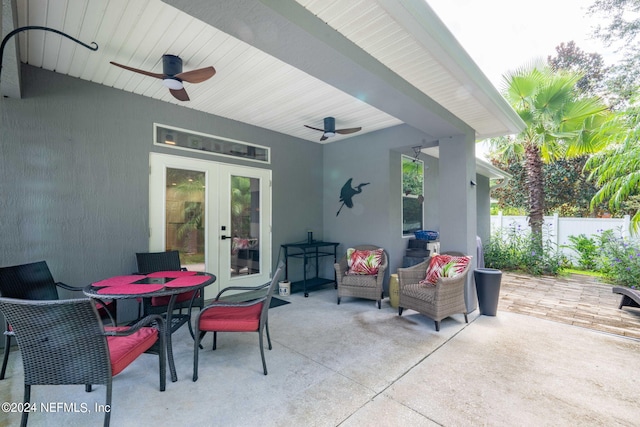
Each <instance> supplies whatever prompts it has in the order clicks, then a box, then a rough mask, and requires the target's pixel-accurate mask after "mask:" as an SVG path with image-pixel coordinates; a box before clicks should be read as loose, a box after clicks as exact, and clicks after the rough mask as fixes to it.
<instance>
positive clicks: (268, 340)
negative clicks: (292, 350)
mask: <svg viewBox="0 0 640 427" xmlns="http://www.w3.org/2000/svg"><path fill="white" fill-rule="evenodd" d="M264 327H265V329H266V330H267V343H268V344H269V350H271V349H272V348H273V347H271V337H270V336H269V321H268V320H267V321H266V322H265V324H264Z"/></svg>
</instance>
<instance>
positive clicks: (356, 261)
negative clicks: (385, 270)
mask: <svg viewBox="0 0 640 427" xmlns="http://www.w3.org/2000/svg"><path fill="white" fill-rule="evenodd" d="M383 253H384V249H382V248H380V249H374V250H356V249H354V248H349V249H347V265H348V266H349V271H348V272H347V274H369V275H371V274H378V269H379V268H380V265H381V264H382V255H383Z"/></svg>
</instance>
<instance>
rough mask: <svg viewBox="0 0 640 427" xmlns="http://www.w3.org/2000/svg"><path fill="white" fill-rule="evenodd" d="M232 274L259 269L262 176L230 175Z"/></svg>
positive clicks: (258, 271) (237, 274)
mask: <svg viewBox="0 0 640 427" xmlns="http://www.w3.org/2000/svg"><path fill="white" fill-rule="evenodd" d="M230 200H231V236H233V240H232V242H231V276H232V277H235V276H241V275H248V274H258V273H260V241H259V237H260V180H259V179H258V178H249V177H245V176H237V175H232V176H231V198H230Z"/></svg>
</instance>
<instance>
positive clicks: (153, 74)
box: [110, 61, 165, 79]
mask: <svg viewBox="0 0 640 427" xmlns="http://www.w3.org/2000/svg"><path fill="white" fill-rule="evenodd" d="M110 63H111V64H113V65H115V66H116V67H120V68H124V69H125V70H129V71H133V72H134V73H139V74H144V75H145V76H149V77H155V78H156V79H163V78H164V77H165V76H164V74H158V73H152V72H151V71H145V70H139V69H137V68H131V67H127V66H126V65H122V64H118V63H117V62H113V61H110Z"/></svg>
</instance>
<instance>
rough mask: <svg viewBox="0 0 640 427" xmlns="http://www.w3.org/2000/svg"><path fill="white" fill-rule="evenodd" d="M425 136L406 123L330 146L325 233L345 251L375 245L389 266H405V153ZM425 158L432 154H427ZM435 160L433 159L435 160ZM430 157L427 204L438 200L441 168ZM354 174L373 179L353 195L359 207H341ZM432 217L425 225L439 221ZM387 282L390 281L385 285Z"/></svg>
mask: <svg viewBox="0 0 640 427" xmlns="http://www.w3.org/2000/svg"><path fill="white" fill-rule="evenodd" d="M424 138H425V135H424V134H422V133H421V132H418V131H416V130H415V129H414V128H411V127H409V126H406V125H400V126H396V127H393V128H389V129H386V130H382V131H379V132H375V133H371V134H365V135H362V136H359V137H355V138H350V139H349V140H347V141H344V142H341V143H339V144H338V143H329V144H326V145H325V149H324V152H323V155H324V163H325V176H324V206H325V209H324V211H325V214H324V228H325V232H324V237H325V239H327V240H331V241H335V242H340V244H341V246H340V248H339V249H340V251H341V252H343V253H344V251H345V250H346V248H348V247H350V246H354V245H361V244H373V245H379V246H382V247H384V248H385V249H386V250H387V251H388V252H389V258H390V259H389V271H391V272H395V271H396V269H397V268H398V267H401V266H402V256H403V255H404V251H405V249H406V248H407V238H403V237H402V194H401V191H402V167H401V154H402V153H403V152H404V153H405V154H411V153H412V151H411V147H412V146H417V145H421V144H425V142H423V140H424ZM422 158H427V156H425V155H423V156H422ZM429 159H430V160H429ZM433 163H435V159H432V158H428V159H427V162H426V164H427V165H429V166H430V167H429V169H427V171H426V175H427V176H426V178H425V205H426V206H427V209H426V210H427V214H426V215H427V217H430V214H429V213H428V212H431V211H432V209H431V208H429V204H437V197H438V195H437V187H438V186H437V167H433ZM349 178H353V186H354V187H355V186H356V185H358V184H359V183H362V182H369V183H370V184H369V185H367V186H365V187H362V193H360V194H357V195H356V196H354V198H353V202H354V206H353V208H351V209H349V208H347V207H344V208H342V210H341V211H340V215H336V213H337V211H338V209H339V208H340V202H339V198H340V190H341V189H342V186H343V185H344V184H345V183H346V181H347V180H348V179H349ZM430 221H431V220H428V221H427V222H425V224H431V225H434V223H432V222H430ZM386 286H387V284H386V283H385V287H386Z"/></svg>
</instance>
